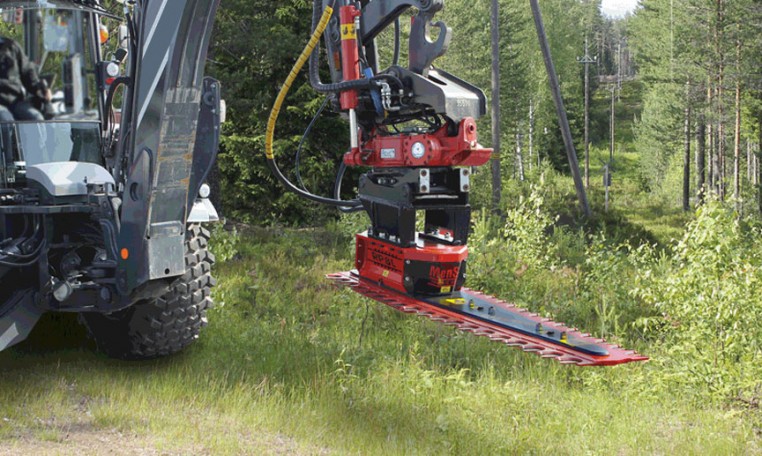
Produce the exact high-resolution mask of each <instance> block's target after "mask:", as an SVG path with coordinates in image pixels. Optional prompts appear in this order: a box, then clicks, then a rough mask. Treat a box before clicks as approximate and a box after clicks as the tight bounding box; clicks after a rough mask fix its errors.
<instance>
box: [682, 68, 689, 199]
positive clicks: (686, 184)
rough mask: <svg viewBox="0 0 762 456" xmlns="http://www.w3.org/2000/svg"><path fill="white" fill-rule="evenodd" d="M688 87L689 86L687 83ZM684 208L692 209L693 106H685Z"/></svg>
mask: <svg viewBox="0 0 762 456" xmlns="http://www.w3.org/2000/svg"><path fill="white" fill-rule="evenodd" d="M686 87H689V86H688V84H687V83H686ZM683 210H684V211H685V212H688V211H690V210H691V107H690V103H688V104H686V106H685V155H684V156H683Z"/></svg>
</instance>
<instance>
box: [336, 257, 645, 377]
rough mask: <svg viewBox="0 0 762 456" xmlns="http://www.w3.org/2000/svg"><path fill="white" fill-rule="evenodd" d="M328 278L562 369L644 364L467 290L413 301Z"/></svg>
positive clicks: (351, 278)
mask: <svg viewBox="0 0 762 456" xmlns="http://www.w3.org/2000/svg"><path fill="white" fill-rule="evenodd" d="M327 278H328V279H330V280H331V281H333V282H334V283H335V284H337V285H340V286H347V287H349V288H351V289H352V290H354V291H356V292H357V293H359V294H361V295H363V296H366V297H368V298H371V299H373V300H375V301H379V302H382V303H384V304H386V305H388V306H390V307H393V308H395V309H397V310H400V311H402V312H406V313H414V314H418V315H421V316H424V317H428V318H429V319H431V320H434V321H438V322H441V323H444V324H446V325H451V326H455V327H457V328H458V329H460V330H463V331H468V332H472V333H474V334H476V335H479V336H485V337H489V338H490V339H492V340H494V341H497V342H502V343H504V344H506V345H509V346H511V347H518V348H521V349H522V350H524V351H526V352H531V353H535V354H537V355H539V356H541V357H543V358H552V359H555V360H557V361H559V362H560V363H561V364H576V365H577V366H613V365H616V364H623V363H629V362H633V361H646V360H647V359H648V358H647V357H645V356H642V355H639V354H637V353H636V352H634V351H632V350H625V349H623V348H620V347H618V346H616V345H613V344H609V343H606V341H604V340H603V339H596V338H594V337H591V336H590V335H589V334H582V333H580V332H579V331H577V330H574V329H571V328H567V327H566V326H564V325H563V324H560V323H555V322H553V321H551V320H549V319H547V318H543V317H540V316H539V315H535V314H533V313H531V312H528V311H526V310H524V309H521V308H518V307H516V306H514V305H513V304H509V303H507V302H505V301H500V300H498V299H496V298H494V297H492V296H488V295H485V294H484V293H481V292H478V291H473V290H469V289H467V288H463V289H462V290H461V291H459V292H455V293H453V294H451V295H447V296H437V297H419V298H416V297H412V296H407V295H404V294H401V293H399V292H397V291H394V290H390V289H388V288H384V287H382V286H379V285H378V284H375V283H372V282H369V281H366V280H362V279H360V278H359V277H358V276H357V275H356V274H355V273H353V272H340V273H336V274H330V275H328V276H327Z"/></svg>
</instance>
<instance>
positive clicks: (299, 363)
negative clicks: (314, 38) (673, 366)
mask: <svg viewBox="0 0 762 456" xmlns="http://www.w3.org/2000/svg"><path fill="white" fill-rule="evenodd" d="M235 250H236V251H237V255H236V257H235V258H233V259H231V260H229V261H227V262H225V263H224V264H221V265H220V266H219V267H218V268H217V269H216V274H217V276H218V277H219V278H220V281H219V283H220V284H219V286H218V288H217V289H216V300H217V302H218V307H217V308H216V309H214V310H213V311H212V312H211V315H210V325H209V327H208V328H207V329H206V330H205V332H204V333H203V334H202V337H201V339H200V340H199V341H198V342H197V343H196V344H195V345H194V346H192V347H191V348H190V349H189V350H187V351H186V352H184V353H182V354H180V355H179V356H174V357H171V358H168V359H162V360H156V361H150V362H137V363H134V362H133V363H129V362H119V361H114V360H110V359H107V358H105V357H103V356H102V355H100V354H98V353H96V352H95V351H94V350H93V349H92V346H91V344H89V343H88V342H87V341H86V339H85V337H84V334H83V332H82V331H81V330H80V329H78V327H77V326H76V325H75V324H74V322H73V320H72V319H67V318H64V319H63V321H51V320H50V319H48V321H47V322H46V323H43V324H42V325H41V326H39V327H38V328H37V329H36V330H35V333H34V335H33V337H32V339H31V340H29V341H27V342H25V343H24V344H22V345H20V346H18V347H16V348H14V349H11V350H9V351H6V352H3V353H0V363H1V364H2V366H3V376H2V380H1V381H0V439H2V440H3V442H4V448H10V449H11V450H10V451H11V452H13V449H14V448H17V449H19V451H22V450H25V449H28V448H29V445H33V446H32V448H37V449H39V448H43V449H48V450H50V451H52V452H56V451H58V452H60V451H73V450H71V449H72V448H79V447H73V446H72V445H73V443H72V442H73V441H76V440H77V438H79V437H78V436H85V437H82V438H84V439H85V440H86V436H88V435H93V434H94V435H97V436H101V437H99V438H101V440H98V439H94V440H93V442H94V443H93V446H92V447H91V448H89V449H90V450H91V451H90V452H100V451H105V450H106V449H105V448H103V447H102V446H101V447H99V446H98V445H103V444H102V443H100V444H99V443H98V442H102V441H103V440H102V439H104V438H105V439H107V440H108V439H109V438H111V439H112V440H113V442H114V443H115V444H116V445H119V446H118V447H117V448H121V449H122V450H125V452H128V451H129V450H130V449H137V450H136V451H135V453H140V451H139V450H140V449H145V448H149V449H153V450H155V451H158V452H163V453H174V454H189V453H194V454H195V453H200V454H203V453H209V454H243V453H247V454H268V453H269V454H278V453H300V454H323V453H328V454H333V453H336V454H349V453H352V454H357V453H359V454H411V453H412V454H418V453H420V454H431V453H448V454H449V453H453V454H535V453H543V454H545V453H559V454H643V453H650V454H759V453H761V452H762V450H760V444H761V443H762V439H761V437H760V427H759V426H760V416H759V415H758V413H757V412H756V411H755V410H744V409H733V408H728V407H725V406H710V405H699V406H697V405H696V404H695V403H693V402H691V401H690V400H689V398H685V397H683V395H682V394H681V392H680V391H674V392H673V393H672V394H663V395H660V396H654V395H652V394H649V393H646V392H643V390H639V389H637V388H633V387H631V385H632V383H631V382H630V379H631V378H640V379H642V381H645V382H647V381H649V377H650V376H652V375H656V374H657V372H656V370H657V369H658V366H657V364H654V363H652V364H635V365H625V366H619V367H615V368H606V369H581V368H576V367H564V366H560V365H557V364H554V363H553V362H551V361H548V360H542V359H539V358H536V357H533V356H530V355H527V354H523V353H521V352H518V351H514V350H513V349H510V348H508V347H505V346H502V345H499V344H496V343H493V342H490V341H488V340H486V339H481V338H477V337H474V336H471V335H467V334H461V333H458V332H455V331H453V330H451V329H449V328H445V327H442V326H439V325H437V324H434V323H431V322H428V321H424V320H421V319H418V318H417V317H411V316H406V315H403V314H399V313H397V312H396V311H393V310H391V309H389V308H386V307H384V306H382V305H380V304H375V303H370V302H369V301H367V300H365V299H363V298H360V297H359V296H357V295H355V294H353V293H352V292H350V291H348V290H338V291H337V290H335V289H334V288H332V287H331V286H330V285H328V284H327V283H326V281H325V280H324V279H323V275H324V274H325V273H328V272H334V271H338V270H344V269H346V268H348V267H349V265H350V263H351V260H350V258H349V256H348V255H349V252H350V251H351V249H350V245H349V239H348V238H347V237H346V236H343V235H340V234H337V233H336V232H335V231H332V230H322V229H321V230H300V231H285V232H282V231H276V230H251V231H246V232H245V233H244V234H243V235H242V237H241V239H240V241H239V242H238V243H237V244H236V249H235ZM231 251H232V250H231ZM59 320H61V318H60V317H59ZM102 436H106V437H102ZM108 436H112V437H108ZM153 450H152V451H153Z"/></svg>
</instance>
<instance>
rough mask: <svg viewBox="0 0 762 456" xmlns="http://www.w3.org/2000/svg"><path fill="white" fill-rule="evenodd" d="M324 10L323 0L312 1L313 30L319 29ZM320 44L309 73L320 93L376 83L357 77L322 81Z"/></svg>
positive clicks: (365, 86)
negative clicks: (325, 82) (326, 82)
mask: <svg viewBox="0 0 762 456" xmlns="http://www.w3.org/2000/svg"><path fill="white" fill-rule="evenodd" d="M334 4H336V0H333V4H332V5H331V7H333V5H334ZM322 12H323V2H322V0H314V1H313V3H312V32H313V33H314V32H315V29H317V24H318V22H320V16H321V15H322ZM319 59H320V46H316V47H315V49H314V50H313V51H312V54H310V59H309V74H310V85H311V86H312V88H313V89H315V90H316V91H317V92H320V93H332V92H342V91H345V90H352V89H367V88H369V87H372V86H373V85H374V84H375V81H374V80H373V79H356V80H354V81H344V82H337V83H333V84H323V83H322V82H321V81H320V60H319Z"/></svg>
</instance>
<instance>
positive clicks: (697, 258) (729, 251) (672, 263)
mask: <svg viewBox="0 0 762 456" xmlns="http://www.w3.org/2000/svg"><path fill="white" fill-rule="evenodd" d="M759 236H760V230H759V229H758V228H757V227H749V226H745V225H744V224H743V223H742V222H741V221H739V219H738V217H737V214H736V213H735V212H733V211H732V210H731V209H730V208H729V207H727V206H724V205H722V204H720V203H718V202H710V203H708V204H707V205H706V206H704V207H702V208H701V209H699V210H698V212H697V217H696V219H695V220H694V221H693V222H691V223H690V224H689V226H688V228H687V230H686V232H685V235H684V237H683V238H682V240H681V241H680V242H679V243H678V244H677V245H676V246H675V248H674V249H673V252H672V254H671V256H670V257H669V258H668V262H667V264H666V267H665V265H662V267H660V268H659V267H658V266H654V265H652V266H651V267H648V268H645V269H644V270H643V271H642V272H641V276H642V277H641V283H640V284H639V286H638V287H637V288H636V289H635V290H634V295H635V296H638V297H640V298H642V299H644V300H645V301H647V302H649V303H652V304H653V305H655V306H656V307H657V308H658V309H659V310H660V311H661V312H662V313H663V318H664V323H665V324H664V325H663V326H662V327H661V330H660V331H661V335H662V337H663V341H664V350H665V353H666V354H667V357H666V358H665V359H663V360H660V361H659V362H660V363H661V364H662V365H663V366H664V367H665V368H666V369H667V372H666V374H667V375H669V377H670V378H671V380H672V381H673V382H677V383H679V384H681V385H683V386H686V387H688V388H687V389H689V390H691V391H693V392H696V393H697V394H698V395H699V396H700V397H706V398H717V399H719V398H728V397H731V396H737V395H746V394H753V392H755V391H757V389H758V388H759V387H760V384H761V383H760V378H762V363H760V361H761V359H760V358H761V356H760V355H761V352H760V349H761V348H762V347H761V346H760V343H761V341H762V306H760V302H761V300H762V298H761V296H762V255H761V254H760V247H762V245H760V244H762V243H760V241H759Z"/></svg>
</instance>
